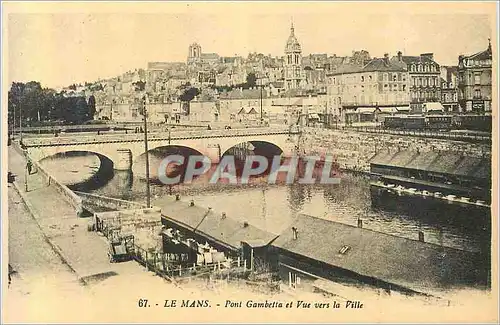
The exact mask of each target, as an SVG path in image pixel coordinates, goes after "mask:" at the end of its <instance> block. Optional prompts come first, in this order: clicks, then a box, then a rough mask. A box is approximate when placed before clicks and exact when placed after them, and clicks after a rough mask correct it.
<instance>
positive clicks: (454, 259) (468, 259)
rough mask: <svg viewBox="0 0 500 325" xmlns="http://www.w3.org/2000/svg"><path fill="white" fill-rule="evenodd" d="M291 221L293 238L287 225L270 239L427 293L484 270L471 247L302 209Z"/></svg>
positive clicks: (473, 278) (294, 250)
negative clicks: (412, 236)
mask: <svg viewBox="0 0 500 325" xmlns="http://www.w3.org/2000/svg"><path fill="white" fill-rule="evenodd" d="M292 226H293V227H295V228H297V233H298V235H297V239H294V238H293V232H292V230H290V229H289V230H287V231H285V232H284V233H282V234H281V235H280V236H279V237H278V239H277V240H276V241H275V242H274V243H273V244H272V245H273V246H275V247H279V248H281V249H283V250H287V251H290V252H292V253H295V254H298V255H302V256H307V257H309V258H311V259H315V260H318V261H321V262H323V263H327V264H329V265H333V266H336V267H339V268H342V269H346V270H350V271H352V272H355V273H358V274H360V275H363V276H367V277H373V278H376V279H380V280H382V281H385V282H388V283H393V284H396V285H400V286H403V287H405V288H409V289H411V290H414V291H418V292H426V293H429V292H430V291H434V290H440V289H443V288H445V287H449V286H450V285H452V284H465V283H470V282H474V281H476V279H477V278H478V277H479V276H484V274H483V273H482V271H479V270H478V269H477V268H478V266H477V264H476V258H477V255H476V254H474V253H470V252H465V251H460V250H456V249H452V248H447V247H442V246H439V245H434V244H429V243H424V242H420V241H417V240H411V239H405V238H400V237H396V236H392V235H388V234H384V233H380V232H376V231H373V230H369V229H364V228H358V227H354V226H350V225H345V224H342V223H338V222H333V221H329V220H325V219H320V218H316V217H312V216H308V215H304V214H300V215H298V216H297V218H296V219H295V220H294V221H293V222H292V224H291V225H290V227H292ZM346 247H347V249H346ZM341 250H342V251H343V253H342V252H341ZM344 250H345V251H344Z"/></svg>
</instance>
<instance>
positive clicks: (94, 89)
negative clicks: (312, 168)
mask: <svg viewBox="0 0 500 325" xmlns="http://www.w3.org/2000/svg"><path fill="white" fill-rule="evenodd" d="M283 41H284V42H283V43H284V44H285V46H284V51H283V56H278V57H273V56H271V55H265V54H262V53H249V54H248V56H247V57H246V58H245V57H243V56H233V57H225V56H220V55H219V54H217V53H207V52H204V50H203V48H202V45H201V44H198V43H193V44H191V45H190V46H189V48H188V49H187V58H186V62H149V63H148V64H147V67H138V68H137V69H135V70H131V71H127V72H125V73H123V74H122V75H120V76H116V77H113V78H109V79H103V80H96V81H94V82H88V83H86V84H85V85H72V86H70V87H68V88H66V89H63V90H65V91H66V94H67V96H86V97H87V98H89V97H90V96H91V95H93V96H94V97H95V101H96V111H97V114H96V115H95V119H100V120H113V121H121V122H133V121H140V120H141V119H142V115H141V114H140V103H141V102H142V100H143V98H145V97H147V103H148V104H149V105H148V106H149V107H148V111H149V119H150V121H152V122H167V123H170V122H174V123H180V121H186V122H187V121H190V122H207V123H210V122H213V121H226V122H231V121H232V122H248V123H254V122H259V121H262V122H265V123H271V124H273V123H279V124H281V123H283V122H284V123H296V122H297V120H298V119H299V115H300V118H301V119H303V122H304V123H307V125H315V124H321V125H324V126H334V125H339V124H352V123H363V122H375V123H377V122H379V123H380V122H382V121H383V120H384V117H385V116H392V115H398V114H422V113H424V114H426V113H431V112H434V113H436V112H437V113H453V114H467V113H479V114H486V115H488V114H491V99H492V84H491V83H492V81H491V80H492V50H491V43H488V44H485V49H484V50H483V51H480V52H478V53H470V54H467V55H462V54H460V55H459V56H458V57H457V64H456V65H455V66H446V65H442V64H440V63H439V62H436V61H435V59H434V55H433V53H402V52H401V51H398V52H397V53H392V54H391V53H386V54H384V56H383V57H372V56H371V55H370V53H369V52H368V51H366V50H353V51H352V55H351V56H337V55H335V54H333V55H330V54H327V53H310V54H305V53H307V52H306V51H307V50H306V49H302V47H301V44H300V40H299V39H297V37H296V35H295V26H294V25H293V24H292V25H291V27H290V35H289V37H288V39H287V40H283ZM298 111H300V114H299V113H297V112H298Z"/></svg>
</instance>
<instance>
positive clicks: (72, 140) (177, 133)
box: [23, 127, 300, 147]
mask: <svg viewBox="0 0 500 325" xmlns="http://www.w3.org/2000/svg"><path fill="white" fill-rule="evenodd" d="M289 133H292V134H297V133H300V130H299V129H297V128H294V129H292V130H291V129H289V128H283V127H273V128H271V127H266V128H247V129H229V130H221V129H216V130H181V129H173V130H169V131H167V132H165V131H161V132H148V141H162V140H169V139H170V140H184V139H200V138H226V137H248V136H256V135H278V134H289ZM142 141H144V133H127V134H123V133H106V134H99V135H98V134H96V133H91V134H81V133H75V134H62V135H60V136H58V137H54V136H51V137H39V136H36V137H28V138H26V137H25V138H23V144H24V145H25V146H27V147H36V146H53V145H61V144H93V143H118V142H142Z"/></svg>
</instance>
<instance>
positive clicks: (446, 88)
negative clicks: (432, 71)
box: [441, 66, 459, 112]
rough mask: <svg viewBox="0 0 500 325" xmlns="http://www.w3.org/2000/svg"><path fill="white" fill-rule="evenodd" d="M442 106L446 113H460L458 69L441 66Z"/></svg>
mask: <svg viewBox="0 0 500 325" xmlns="http://www.w3.org/2000/svg"><path fill="white" fill-rule="evenodd" d="M441 104H443V107H444V111H445V112H458V111H459V110H458V67H456V66H441Z"/></svg>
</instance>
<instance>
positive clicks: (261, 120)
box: [260, 78, 264, 125]
mask: <svg viewBox="0 0 500 325" xmlns="http://www.w3.org/2000/svg"><path fill="white" fill-rule="evenodd" d="M263 87H264V85H263V82H262V78H261V79H260V125H263V124H264V118H263V116H262V88H263Z"/></svg>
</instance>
